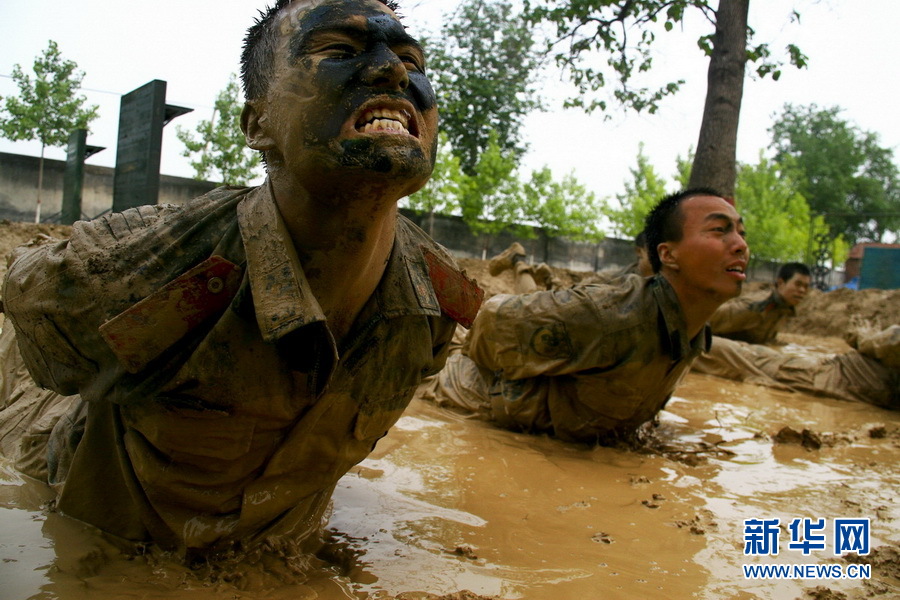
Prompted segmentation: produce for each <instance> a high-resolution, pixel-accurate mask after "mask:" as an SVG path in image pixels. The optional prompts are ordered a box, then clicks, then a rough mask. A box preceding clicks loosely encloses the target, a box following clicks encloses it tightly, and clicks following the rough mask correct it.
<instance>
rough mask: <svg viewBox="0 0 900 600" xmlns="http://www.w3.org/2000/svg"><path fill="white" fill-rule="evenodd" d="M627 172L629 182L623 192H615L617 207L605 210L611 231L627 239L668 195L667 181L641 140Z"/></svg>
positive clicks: (640, 229) (640, 228) (639, 230)
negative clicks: (660, 173)
mask: <svg viewBox="0 0 900 600" xmlns="http://www.w3.org/2000/svg"><path fill="white" fill-rule="evenodd" d="M629 172H630V173H631V181H630V182H625V193H624V194H617V195H616V199H617V200H618V201H619V208H617V209H616V208H609V209H608V210H607V213H606V216H607V217H608V218H609V220H610V223H611V224H612V226H613V234H614V235H616V236H622V237H625V238H626V239H631V238H633V237H635V236H636V235H637V234H639V233H640V232H641V231H642V230H643V229H644V219H645V218H646V217H647V214H648V213H649V212H650V210H651V209H652V208H653V207H654V206H656V204H657V203H658V202H659V201H660V199H661V198H663V197H664V196H665V195H666V194H667V192H666V182H665V181H664V180H663V178H662V177H660V175H659V174H658V173H657V172H656V169H655V168H654V167H653V165H652V164H650V160H649V159H648V158H647V157H646V156H645V155H644V144H643V142H642V143H641V144H640V145H639V146H638V155H637V166H636V167H635V168H633V169H629Z"/></svg>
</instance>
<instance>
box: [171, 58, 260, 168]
mask: <svg viewBox="0 0 900 600" xmlns="http://www.w3.org/2000/svg"><path fill="white" fill-rule="evenodd" d="M243 107H244V101H243V99H242V97H241V90H240V85H239V84H238V80H237V76H236V75H234V74H232V75H231V77H229V79H228V85H226V86H225V89H223V90H222V91H221V92H219V94H218V96H216V102H215V108H214V109H213V116H212V119H210V120H208V121H200V123H199V124H198V125H197V134H198V136H197V137H195V136H194V134H192V133H191V132H190V131H188V130H187V129H186V128H184V127H181V126H179V127H177V128H176V134H175V135H176V136H177V137H178V139H179V140H181V143H183V144H184V146H185V150H184V151H183V152H182V155H183V156H185V157H187V158H191V157H192V156H193V155H198V157H197V159H196V160H191V166H192V167H193V168H194V171H195V176H194V177H195V179H200V180H203V181H206V180H213V179H214V178H215V180H218V181H220V182H221V183H223V184H227V185H247V183H248V182H249V181H250V180H251V179H253V178H254V177H256V176H257V175H258V174H259V154H258V153H257V152H254V151H253V150H251V149H250V148H248V147H247V144H246V141H245V139H244V134H243V133H242V132H241V111H242V110H243Z"/></svg>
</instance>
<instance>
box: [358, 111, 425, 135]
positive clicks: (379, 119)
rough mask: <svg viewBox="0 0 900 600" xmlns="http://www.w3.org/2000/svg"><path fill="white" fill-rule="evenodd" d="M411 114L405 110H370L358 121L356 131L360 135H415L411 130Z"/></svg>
mask: <svg viewBox="0 0 900 600" xmlns="http://www.w3.org/2000/svg"><path fill="white" fill-rule="evenodd" d="M410 119H411V117H410V114H409V113H408V112H406V111H405V110H393V109H387V108H375V109H369V110H367V111H365V112H363V114H362V116H361V117H360V118H359V120H357V121H356V130H357V131H358V132H360V133H389V134H391V133H393V134H396V133H405V134H407V135H415V133H413V132H411V131H410V130H409V122H410Z"/></svg>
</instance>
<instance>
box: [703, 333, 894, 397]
mask: <svg viewBox="0 0 900 600" xmlns="http://www.w3.org/2000/svg"><path fill="white" fill-rule="evenodd" d="M854 343H855V344H856V346H857V349H854V350H851V351H849V352H844V353H842V354H837V355H816V354H809V353H804V354H803V355H797V354H790V353H788V352H783V351H781V350H779V349H777V348H770V347H768V346H763V345H761V344H748V343H746V342H739V341H735V340H729V339H726V338H720V337H718V336H715V337H713V343H712V349H711V350H710V351H709V353H707V354H704V355H703V356H701V357H700V358H698V359H697V361H696V362H695V363H694V367H693V368H694V371H696V372H698V373H704V374H707V375H715V376H717V377H723V378H725V379H734V380H736V381H744V382H747V383H754V384H757V385H765V386H768V387H772V388H776V389H781V390H785V391H793V392H804V393H807V394H812V395H814V396H827V397H829V398H837V399H839V400H848V401H856V402H867V403H869V404H874V405H876V406H881V407H883V408H891V409H895V410H896V409H900V325H893V326H891V327H888V328H886V329H883V330H881V331H867V332H863V333H861V334H859V335H858V336H857V339H856V340H854Z"/></svg>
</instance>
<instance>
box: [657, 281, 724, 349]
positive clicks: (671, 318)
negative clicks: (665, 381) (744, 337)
mask: <svg viewBox="0 0 900 600" xmlns="http://www.w3.org/2000/svg"><path fill="white" fill-rule="evenodd" d="M649 281H650V285H651V287H652V289H653V295H654V297H655V298H656V303H657V305H658V306H659V313H660V316H661V317H662V324H663V325H664V326H665V339H663V344H664V345H666V346H668V350H669V352H670V354H671V356H672V359H673V360H676V361H677V360H682V359H685V358H690V357H692V356H696V355H698V354H700V353H701V352H706V351H709V349H710V346H711V345H712V330H711V329H710V328H709V325H708V324H707V325H704V326H703V329H702V330H701V331H700V333H698V334H697V335H696V336H694V339H692V340H689V339H688V336H687V325H686V324H685V321H684V313H683V312H682V310H681V304H680V303H679V302H678V296H677V295H676V294H675V289H674V288H673V287H672V285H671V284H670V283H669V282H668V281H667V280H666V278H665V277H662V276H660V275H656V276H655V277H652V278H650V280H649ZM661 333H662V332H661Z"/></svg>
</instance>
